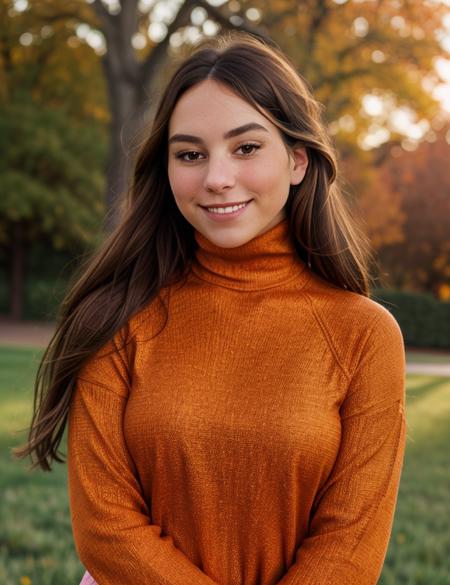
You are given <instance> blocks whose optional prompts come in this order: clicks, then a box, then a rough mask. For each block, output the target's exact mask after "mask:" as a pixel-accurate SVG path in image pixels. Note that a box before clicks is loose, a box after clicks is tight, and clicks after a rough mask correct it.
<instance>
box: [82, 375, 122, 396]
mask: <svg viewBox="0 0 450 585" xmlns="http://www.w3.org/2000/svg"><path fill="white" fill-rule="evenodd" d="M77 380H81V381H82V382H86V384H90V385H91V386H96V387H97V388H102V389H103V390H107V391H108V392H111V394H114V396H118V397H119V398H122V399H123V400H126V396H124V395H123V394H119V393H118V392H115V391H114V390H111V388H110V387H109V386H106V384H101V383H99V382H94V381H93V380H89V379H88V378H84V377H83V376H78V378H77Z"/></svg>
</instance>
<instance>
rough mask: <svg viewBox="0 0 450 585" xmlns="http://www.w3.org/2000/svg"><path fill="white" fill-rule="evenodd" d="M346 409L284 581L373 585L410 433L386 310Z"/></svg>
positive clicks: (400, 356)
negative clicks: (327, 470) (337, 445)
mask: <svg viewBox="0 0 450 585" xmlns="http://www.w3.org/2000/svg"><path fill="white" fill-rule="evenodd" d="M360 356H361V357H360V359H359V364H358V366H357V368H356V370H355V372H354V374H353V375H352V376H351V380H350V383H349V386H348V389H347V393H346V398H345V399H344V401H343V403H342V405H341V409H340V416H341V444H340V448H339V452H338V455H337V458H336V461H335V464H334V466H333V470H332V472H331V473H330V475H329V476H328V478H327V480H326V481H325V483H324V485H322V486H321V488H320V490H319V492H318V493H317V496H316V498H315V501H314V506H313V511H312V515H311V517H310V524H309V531H308V535H307V537H306V538H305V539H304V540H303V542H302V543H301V545H300V546H299V548H298V549H297V553H296V557H295V561H294V563H293V564H292V565H291V567H290V568H289V570H288V572H287V573H286V574H285V575H284V576H283V578H282V579H281V580H280V581H278V585H375V584H376V583H377V581H378V578H379V576H380V573H381V570H382V567H383V562H384V558H385V555H386V551H387V546H388V542H389V537H390V533H391V529H392V523H393V516H394V510H395V505H396V500H397V494H398V487H399V482H400V474H401V469H402V465H403V455H404V448H405V439H406V420H405V411H404V405H405V400H404V389H405V354H404V346H403V337H402V334H401V331H400V328H399V326H398V324H397V322H396V321H395V319H394V317H393V316H392V315H391V314H390V313H389V312H388V311H387V310H386V309H383V313H382V314H381V316H380V317H378V318H377V319H376V323H375V325H374V326H373V327H372V328H371V330H370V331H369V332H368V335H367V338H366V342H365V344H364V347H363V350H362V352H361V354H360Z"/></svg>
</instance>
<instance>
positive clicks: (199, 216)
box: [168, 79, 308, 248]
mask: <svg viewBox="0 0 450 585" xmlns="http://www.w3.org/2000/svg"><path fill="white" fill-rule="evenodd" d="M233 124H237V125H238V126H237V127H236V128H233V127H232V125H233ZM230 128H231V129H230ZM189 129H192V130H190V131H187V130H189ZM169 135H170V138H169V146H170V150H169V165H168V176H169V182H170V187H171V189H172V193H173V196H174V198H175V202H176V204H177V206H178V209H179V210H180V212H181V213H182V214H183V216H184V217H185V218H186V219H187V221H188V222H189V223H190V224H191V225H192V226H194V228H196V229H197V230H198V231H199V232H201V233H202V234H203V235H205V236H206V237H207V238H208V239H209V240H210V241H211V242H214V243H215V244H217V245H218V246H222V247H224V248H234V247H236V246H239V245H242V244H243V243H245V242H247V241H249V240H251V239H253V238H255V237H256V236H258V235H261V234H262V233H264V232H266V231H267V230H269V229H271V228H272V227H274V226H275V225H277V224H278V223H279V222H280V221H281V220H282V219H284V218H285V217H286V202H287V199H288V196H289V187H290V185H298V184H299V183H300V182H301V180H302V179H303V177H304V175H305V172H306V168H307V166H308V158H307V155H306V151H305V148H304V147H299V148H294V149H292V151H291V150H290V149H288V147H287V145H286V144H285V142H284V141H283V138H282V134H281V132H280V131H279V129H278V128H277V127H276V126H275V125H274V124H272V123H271V122H270V121H269V120H267V118H266V117H265V116H263V115H262V114H261V113H259V112H258V111H257V110H255V108H254V107H253V106H251V105H250V104H249V103H248V102H247V101H245V100H243V99H242V98H240V97H238V96H237V95H236V94H235V93H234V92H233V91H232V90H230V89H229V87H228V86H227V85H224V84H223V83H218V82H216V81H214V80H213V79H207V80H205V81H203V82H201V83H199V84H198V85H195V86H194V87H193V88H191V89H189V90H188V91H187V92H186V93H184V94H183V96H182V97H181V98H180V100H179V101H178V103H177V104H176V106H175V109H174V111H173V113H172V117H171V119H170V124H169ZM189 145H190V146H191V148H192V145H195V146H196V150H195V151H193V150H187V148H188V146H189ZM192 155H194V157H193V158H192ZM186 156H189V157H191V158H186ZM238 218H239V220H238Z"/></svg>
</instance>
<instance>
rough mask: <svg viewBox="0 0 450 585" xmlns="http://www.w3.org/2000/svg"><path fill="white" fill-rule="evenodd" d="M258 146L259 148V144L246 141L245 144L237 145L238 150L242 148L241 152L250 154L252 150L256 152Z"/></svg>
mask: <svg viewBox="0 0 450 585" xmlns="http://www.w3.org/2000/svg"><path fill="white" fill-rule="evenodd" d="M259 148H261V146H260V145H259V144H253V143H250V142H247V143H246V144H241V146H239V148H238V150H242V154H245V155H250V154H253V153H254V152H256V151H257V150H258V149H259Z"/></svg>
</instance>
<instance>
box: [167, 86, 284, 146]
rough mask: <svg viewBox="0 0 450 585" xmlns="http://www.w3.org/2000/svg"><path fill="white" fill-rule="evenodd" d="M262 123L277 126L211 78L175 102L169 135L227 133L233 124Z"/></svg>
mask: <svg viewBox="0 0 450 585" xmlns="http://www.w3.org/2000/svg"><path fill="white" fill-rule="evenodd" d="M249 122H258V123H260V124H262V125H263V126H265V127H266V128H267V129H268V130H270V131H273V128H275V127H274V126H273V125H272V123H271V122H270V121H269V120H268V119H267V118H266V117H265V116H263V115H262V114H261V113H260V112H259V111H258V110H257V109H256V108H254V107H253V106H252V105H251V104H249V103H248V102H246V101H245V100H244V99H242V98H241V97H239V96H238V95H236V94H235V93H234V92H233V91H232V90H231V89H230V88H229V87H227V86H226V85H223V84H220V83H218V82H216V81H214V80H212V79H207V80H205V81H202V82H201V83H199V84H197V85H195V86H194V87H192V88H190V89H189V90H187V91H186V92H185V93H184V94H183V95H182V96H181V98H180V99H179V100H178V102H177V104H176V105H175V108H174V111H173V112H172V116H171V118H170V121H169V134H173V133H174V132H177V133H178V132H189V133H194V131H195V133H196V134H199V133H202V134H207V133H210V132H213V133H214V134H215V133H216V132H220V135H222V134H223V133H225V132H226V131H227V130H229V129H230V128H232V127H235V126H240V125H243V124H246V123H249Z"/></svg>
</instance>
